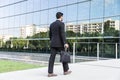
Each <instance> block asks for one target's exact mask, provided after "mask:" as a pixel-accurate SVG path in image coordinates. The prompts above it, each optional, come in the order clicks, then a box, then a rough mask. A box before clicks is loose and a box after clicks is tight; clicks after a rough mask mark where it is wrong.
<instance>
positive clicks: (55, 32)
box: [49, 20, 66, 47]
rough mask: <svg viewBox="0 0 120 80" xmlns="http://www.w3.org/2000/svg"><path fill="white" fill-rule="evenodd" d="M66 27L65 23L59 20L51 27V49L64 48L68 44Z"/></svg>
mask: <svg viewBox="0 0 120 80" xmlns="http://www.w3.org/2000/svg"><path fill="white" fill-rule="evenodd" d="M64 27H65V25H64V23H63V22H61V21H59V20H56V21H55V22H53V23H52V24H51V25H50V32H49V37H50V42H51V43H50V46H51V47H64V44H65V43H66V37H65V31H64Z"/></svg>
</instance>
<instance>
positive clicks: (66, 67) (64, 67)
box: [62, 63, 69, 72]
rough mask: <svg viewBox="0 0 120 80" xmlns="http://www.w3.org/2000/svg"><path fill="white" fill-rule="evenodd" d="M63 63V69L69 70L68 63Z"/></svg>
mask: <svg viewBox="0 0 120 80" xmlns="http://www.w3.org/2000/svg"><path fill="white" fill-rule="evenodd" d="M62 64H63V71H64V72H66V71H68V70H69V66H68V63H62Z"/></svg>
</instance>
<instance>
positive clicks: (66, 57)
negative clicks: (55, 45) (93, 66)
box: [60, 50, 71, 63]
mask: <svg viewBox="0 0 120 80" xmlns="http://www.w3.org/2000/svg"><path fill="white" fill-rule="evenodd" d="M60 54H61V55H60V62H64V63H70V62H71V59H70V52H69V51H67V50H65V51H61V53H60Z"/></svg>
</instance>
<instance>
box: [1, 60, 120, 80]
mask: <svg viewBox="0 0 120 80" xmlns="http://www.w3.org/2000/svg"><path fill="white" fill-rule="evenodd" d="M70 69H71V70H72V74H70V75H66V76H65V75H63V71H62V65H57V66H55V69H54V72H55V73H56V74H58V76H57V77H51V78H48V77H47V67H45V68H37V69H29V70H22V71H14V72H8V73H1V74H0V80H120V60H103V61H93V62H81V63H75V64H70Z"/></svg>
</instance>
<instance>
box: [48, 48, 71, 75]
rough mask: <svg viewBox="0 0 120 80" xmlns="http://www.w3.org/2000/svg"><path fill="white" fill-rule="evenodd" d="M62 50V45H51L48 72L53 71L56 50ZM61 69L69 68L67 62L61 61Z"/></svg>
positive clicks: (66, 69)
mask: <svg viewBox="0 0 120 80" xmlns="http://www.w3.org/2000/svg"><path fill="white" fill-rule="evenodd" d="M62 50H64V48H62V47H51V55H50V58H49V65H48V73H53V68H54V62H55V57H56V54H57V52H59V51H62ZM62 65H63V71H64V72H66V71H68V70H69V66H68V63H62Z"/></svg>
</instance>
